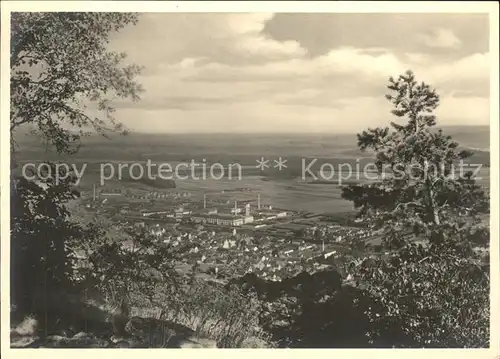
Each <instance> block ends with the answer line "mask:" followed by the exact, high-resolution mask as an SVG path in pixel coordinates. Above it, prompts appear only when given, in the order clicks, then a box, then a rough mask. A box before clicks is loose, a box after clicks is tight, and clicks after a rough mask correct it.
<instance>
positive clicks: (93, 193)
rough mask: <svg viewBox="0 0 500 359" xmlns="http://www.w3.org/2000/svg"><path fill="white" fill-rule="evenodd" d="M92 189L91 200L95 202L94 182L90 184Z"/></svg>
mask: <svg viewBox="0 0 500 359" xmlns="http://www.w3.org/2000/svg"><path fill="white" fill-rule="evenodd" d="M92 189H93V192H92V201H93V202H95V183H94V184H93V185H92Z"/></svg>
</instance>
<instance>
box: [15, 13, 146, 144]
mask: <svg viewBox="0 0 500 359" xmlns="http://www.w3.org/2000/svg"><path fill="white" fill-rule="evenodd" d="M136 21H137V16H136V15H135V14H129V13H65V12H44V13H13V14H12V18H11V23H12V27H11V39H12V40H11V51H10V59H11V83H10V88H11V113H10V118H11V132H12V131H14V130H15V129H16V128H17V127H18V126H20V125H22V124H32V125H34V127H35V129H36V130H37V133H38V134H39V135H40V136H41V137H42V138H44V139H45V140H47V141H48V142H49V143H50V144H52V145H53V146H55V148H56V150H57V151H58V152H64V153H69V152H74V151H75V150H77V148H74V146H73V145H74V144H75V143H77V141H78V140H79V139H80V136H81V135H82V134H85V132H84V131H83V129H84V128H87V129H94V130H97V131H98V132H100V133H105V132H106V131H109V130H112V131H116V130H119V131H121V130H123V127H122V125H121V124H120V123H118V122H116V121H115V119H114V117H113V112H114V108H113V106H112V105H111V100H112V99H113V98H116V97H121V98H131V99H133V100H138V99H139V93H140V92H141V87H140V85H138V84H137V83H136V82H135V81H134V78H135V76H136V75H137V74H138V73H139V71H140V68H139V67H138V66H136V65H126V66H124V65H122V63H123V60H124V59H125V54H123V53H115V52H110V51H108V50H107V49H106V46H107V43H108V40H109V37H110V35H111V34H112V33H113V32H115V31H118V30H120V29H121V28H123V27H124V26H126V25H128V24H135V23H136ZM89 110H93V111H94V112H96V113H98V114H99V115H97V116H90V115H89V114H88V112H89ZM75 130H77V131H75Z"/></svg>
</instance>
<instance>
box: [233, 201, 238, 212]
mask: <svg viewBox="0 0 500 359" xmlns="http://www.w3.org/2000/svg"><path fill="white" fill-rule="evenodd" d="M237 210H238V201H234V212H236V211H237Z"/></svg>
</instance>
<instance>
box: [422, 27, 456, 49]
mask: <svg viewBox="0 0 500 359" xmlns="http://www.w3.org/2000/svg"><path fill="white" fill-rule="evenodd" d="M418 39H419V41H420V42H422V43H423V44H425V45H427V46H429V47H435V48H449V49H456V48H459V47H460V45H461V44H462V42H461V41H460V39H459V38H457V37H456V36H455V34H454V33H453V31H451V30H450V29H443V28H438V29H434V30H432V31H431V32H430V33H427V34H420V35H419V36H418Z"/></svg>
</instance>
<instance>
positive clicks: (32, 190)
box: [10, 12, 141, 315]
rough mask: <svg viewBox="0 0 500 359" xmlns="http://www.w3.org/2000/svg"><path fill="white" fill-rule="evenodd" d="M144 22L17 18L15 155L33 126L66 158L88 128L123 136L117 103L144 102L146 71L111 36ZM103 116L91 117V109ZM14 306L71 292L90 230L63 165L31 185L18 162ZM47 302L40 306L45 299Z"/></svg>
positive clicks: (23, 308)
mask: <svg viewBox="0 0 500 359" xmlns="http://www.w3.org/2000/svg"><path fill="white" fill-rule="evenodd" d="M136 21H137V16H136V15H135V14H127V13H62V12H53V13H48V12H47V13H13V14H12V16H11V23H12V27H11V53H10V60H11V84H10V86H11V112H10V124H11V125H10V129H11V141H12V142H11V145H12V153H15V151H16V150H17V146H16V143H15V137H14V136H15V131H16V130H17V129H18V128H19V127H20V126H26V125H30V126H32V128H34V129H35V130H36V134H37V135H39V136H40V137H42V138H43V139H44V140H46V141H48V143H49V144H51V145H53V146H54V147H55V149H56V151H57V152H59V153H66V154H70V153H74V152H75V151H76V150H77V149H78V141H79V139H80V137H81V136H82V135H85V134H86V133H87V131H88V130H90V129H92V128H93V129H94V130H96V131H97V132H98V133H101V134H106V133H107V132H109V131H120V130H122V129H123V128H122V126H120V124H118V123H117V122H116V121H115V119H114V118H113V111H114V109H113V107H112V104H111V100H112V99H113V98H115V97H121V98H132V99H133V100H137V99H138V95H139V93H140V90H141V88H140V86H139V85H138V84H137V83H136V82H135V80H134V78H135V76H136V75H137V74H138V71H139V67H137V66H135V65H128V66H125V65H123V60H124V58H125V55H124V54H118V53H114V52H110V51H108V50H107V48H106V45H107V42H108V40H109V37H110V35H111V33H113V32H115V31H118V30H120V29H121V28H123V27H124V26H126V25H128V24H134V23H135V22H136ZM92 105H93V106H94V109H95V110H96V112H97V113H99V114H100V115H99V116H90V115H89V114H88V113H89V112H90V110H89V109H90V108H91V107H90V106H92ZM12 164H13V167H14V168H13V171H12V177H11V207H12V208H11V214H12V215H11V228H12V231H11V265H12V275H13V278H12V280H11V283H13V284H14V285H13V288H12V293H11V294H12V304H13V305H14V306H15V307H16V306H17V308H18V309H19V311H20V312H21V313H20V314H21V315H23V314H24V313H28V312H33V311H36V310H37V309H36V306H35V304H36V303H33V301H34V300H36V298H37V296H42V297H45V298H46V296H45V294H44V293H47V292H53V293H54V292H57V291H68V290H69V285H70V284H71V274H72V270H73V264H74V258H73V257H72V252H71V250H70V249H69V245H70V243H71V242H74V241H78V240H79V239H81V237H82V236H83V235H85V231H84V229H83V228H82V227H81V226H78V225H76V224H75V223H73V222H71V221H70V219H69V213H68V211H67V209H66V203H67V202H68V201H69V200H71V199H74V198H75V197H76V196H77V195H78V194H77V192H75V191H74V188H73V187H72V184H73V182H74V181H72V179H71V178H68V179H67V180H65V181H59V182H57V181H55V167H52V168H51V171H49V172H48V173H44V174H43V175H42V176H39V177H40V178H35V180H27V178H24V177H23V176H21V175H20V174H19V173H18V172H17V171H16V170H15V167H16V162H15V161H12ZM38 302H39V303H40V301H38Z"/></svg>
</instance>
